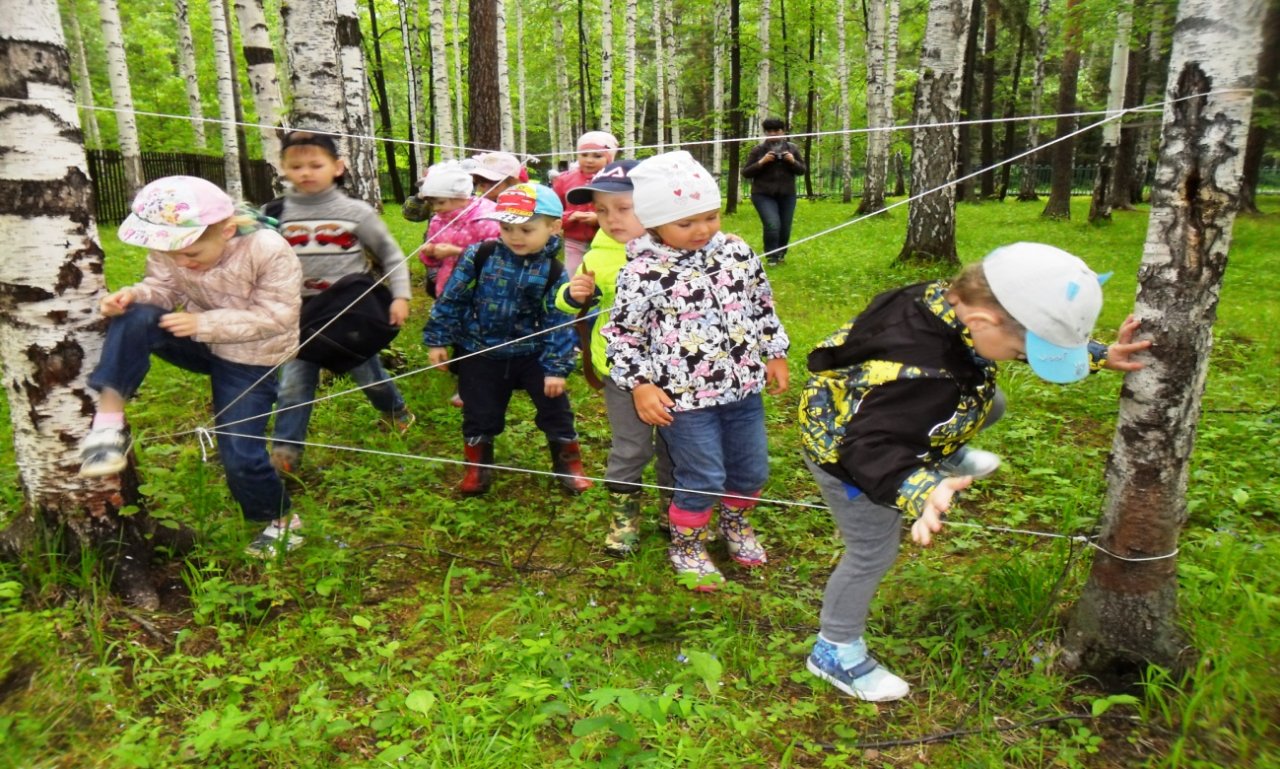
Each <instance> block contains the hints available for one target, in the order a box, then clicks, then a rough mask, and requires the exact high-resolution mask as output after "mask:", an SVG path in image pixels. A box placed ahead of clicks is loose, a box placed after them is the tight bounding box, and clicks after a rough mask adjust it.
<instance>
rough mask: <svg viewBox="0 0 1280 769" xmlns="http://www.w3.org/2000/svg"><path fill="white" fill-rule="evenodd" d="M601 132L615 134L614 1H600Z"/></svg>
mask: <svg viewBox="0 0 1280 769" xmlns="http://www.w3.org/2000/svg"><path fill="white" fill-rule="evenodd" d="M600 130H601V131H608V132H609V133H613V0H600Z"/></svg>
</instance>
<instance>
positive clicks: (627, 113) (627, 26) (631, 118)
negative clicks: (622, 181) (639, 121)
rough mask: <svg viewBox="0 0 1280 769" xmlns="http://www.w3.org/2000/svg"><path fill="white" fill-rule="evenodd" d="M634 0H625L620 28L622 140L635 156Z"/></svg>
mask: <svg viewBox="0 0 1280 769" xmlns="http://www.w3.org/2000/svg"><path fill="white" fill-rule="evenodd" d="M636 6H637V2H636V0H627V10H626V15H625V18H624V20H623V29H622V48H623V60H622V133H623V137H622V142H623V144H624V145H625V146H626V147H627V148H628V150H627V154H628V155H630V156H631V157H635V156H636V151H635V146H636V144H637V143H638V142H637V141H636V17H637V15H638V12H637V8H636Z"/></svg>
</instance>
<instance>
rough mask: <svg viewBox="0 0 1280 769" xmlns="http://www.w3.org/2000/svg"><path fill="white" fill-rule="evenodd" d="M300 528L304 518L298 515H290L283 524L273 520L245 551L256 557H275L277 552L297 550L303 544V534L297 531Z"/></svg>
mask: <svg viewBox="0 0 1280 769" xmlns="http://www.w3.org/2000/svg"><path fill="white" fill-rule="evenodd" d="M300 528H302V519H301V518H299V517H298V516H296V515H291V516H289V520H288V521H287V522H286V523H285V525H283V526H281V525H280V522H279V521H272V522H271V523H270V524H268V525H267V528H265V529H263V530H262V533H260V534H259V535H258V536H256V537H254V538H253V541H252V542H250V543H249V544H248V545H246V546H245V549H244V551H245V553H247V554H248V555H251V556H253V557H255V558H274V557H275V555H276V554H277V553H280V552H285V553H287V552H290V551H292V550H297V549H298V547H300V546H301V545H302V535H301V534H298V533H296V532H297V531H298V529H300Z"/></svg>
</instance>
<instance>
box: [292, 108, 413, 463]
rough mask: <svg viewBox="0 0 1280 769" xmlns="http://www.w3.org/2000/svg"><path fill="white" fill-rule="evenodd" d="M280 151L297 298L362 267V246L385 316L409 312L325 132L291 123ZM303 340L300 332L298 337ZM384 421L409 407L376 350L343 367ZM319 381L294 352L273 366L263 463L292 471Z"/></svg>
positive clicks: (404, 414)
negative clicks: (384, 295) (270, 422)
mask: <svg viewBox="0 0 1280 769" xmlns="http://www.w3.org/2000/svg"><path fill="white" fill-rule="evenodd" d="M280 158H281V161H282V164H283V166H284V175H285V178H286V179H288V180H289V183H290V184H292V185H293V191H292V192H291V193H289V194H288V195H286V196H285V198H284V205H283V207H282V208H281V209H280V212H279V216H277V217H276V218H277V219H279V220H280V232H281V233H282V234H283V235H284V236H285V239H286V240H288V241H289V244H290V245H292V246H293V250H294V253H296V254H297V255H298V261H299V262H300V263H301V264H302V277H303V282H302V297H303V301H304V302H305V301H307V300H309V299H310V298H311V297H314V296H317V295H318V294H320V292H322V291H324V290H325V289H326V288H328V287H329V286H330V285H332V284H333V283H335V282H336V281H337V280H338V279H339V278H342V277H344V276H346V275H349V274H353V273H365V272H368V270H369V265H368V262H367V260H366V258H365V249H366V248H367V249H369V250H370V251H371V252H373V254H374V255H375V256H376V257H377V259H378V262H379V266H380V269H381V271H382V274H384V275H386V276H387V277H386V282H387V285H388V287H389V288H390V289H391V294H392V297H393V300H392V302H391V307H390V309H389V310H388V322H390V323H391V325H393V326H400V325H402V324H403V323H404V321H405V319H406V318H408V317H409V297H410V290H409V271H408V269H407V268H406V267H405V264H404V253H403V252H401V251H400V246H399V245H397V244H396V241H395V239H394V238H392V237H391V233H390V232H388V231H387V227H386V225H384V224H383V223H382V220H381V219H379V218H378V213H377V212H376V211H374V210H373V208H372V207H371V206H370V205H369V204H368V203H365V202H364V201H362V200H356V199H355V198H351V197H347V196H346V195H345V194H343V192H342V189H341V188H340V187H339V185H338V182H339V181H340V180H341V177H342V174H343V172H344V171H345V165H344V164H343V161H342V159H341V158H339V157H338V146H337V144H336V143H335V142H334V139H333V137H332V136H330V135H328V134H321V133H311V132H308V131H292V132H290V133H289V134H287V135H286V136H285V137H284V140H283V141H282V142H281V150H280ZM303 341H304V342H305V341H306V340H303ZM350 374H351V378H352V379H353V380H354V381H355V382H356V384H358V385H360V386H361V387H362V388H364V394H365V396H366V397H368V399H369V402H370V403H371V404H373V407H374V408H376V409H378V411H380V412H382V420H383V422H384V423H385V424H387V425H390V426H392V427H394V428H395V429H398V430H400V431H401V432H403V431H405V430H407V429H409V426H410V425H412V424H413V421H414V417H413V413H412V412H410V411H409V408H408V407H407V406H406V405H405V402H404V398H403V397H401V395H400V391H399V390H398V389H397V388H396V386H395V384H394V383H393V382H392V381H391V380H390V379H389V378H388V376H387V372H386V371H385V370H384V369H383V368H382V363H381V361H379V360H378V356H377V355H373V356H372V357H370V358H369V359H368V360H367V361H365V362H364V363H361V364H360V365H358V366H356V367H355V368H353V369H351V370H350ZM319 383H320V366H319V365H317V364H315V363H311V362H309V361H305V360H301V359H294V360H291V361H289V362H288V363H286V364H284V365H283V366H281V368H280V402H279V405H278V408H277V409H276V424H275V431H274V432H273V434H272V448H271V463H272V464H273V465H275V467H276V469H278V470H281V471H283V472H287V473H292V472H296V471H297V468H298V466H299V464H300V463H301V459H302V448H303V442H304V441H305V440H306V438H307V423H308V422H310V421H311V401H313V400H314V399H315V394H316V387H317V386H318V385H319Z"/></svg>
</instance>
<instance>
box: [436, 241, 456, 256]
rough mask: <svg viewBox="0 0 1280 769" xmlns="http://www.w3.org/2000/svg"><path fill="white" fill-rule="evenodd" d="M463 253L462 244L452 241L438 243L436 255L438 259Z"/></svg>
mask: <svg viewBox="0 0 1280 769" xmlns="http://www.w3.org/2000/svg"><path fill="white" fill-rule="evenodd" d="M461 253H462V247H461V246H455V245H454V244H452V243H436V244H435V252H434V256H435V257H436V258H437V259H450V258H452V257H455V256H457V255H458V254H461Z"/></svg>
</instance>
